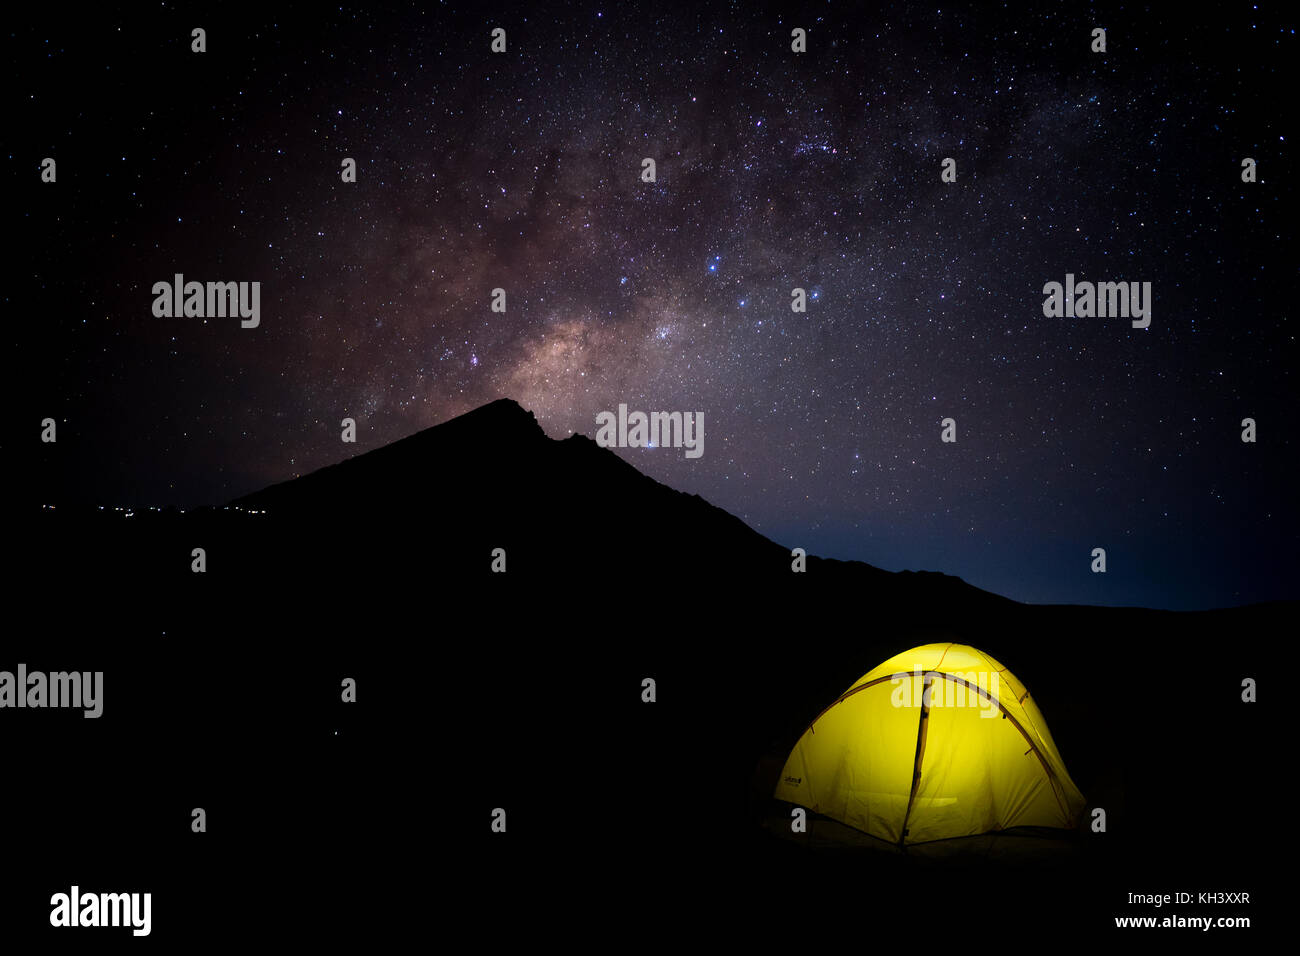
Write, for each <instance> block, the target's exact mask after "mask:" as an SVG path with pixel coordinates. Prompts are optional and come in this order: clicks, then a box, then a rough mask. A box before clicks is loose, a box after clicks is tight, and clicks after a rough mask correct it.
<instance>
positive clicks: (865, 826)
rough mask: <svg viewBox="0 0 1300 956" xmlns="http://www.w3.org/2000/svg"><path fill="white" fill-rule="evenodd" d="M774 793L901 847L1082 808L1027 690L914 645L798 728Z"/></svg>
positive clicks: (1051, 818) (1054, 821)
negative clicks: (799, 731) (800, 733)
mask: <svg viewBox="0 0 1300 956" xmlns="http://www.w3.org/2000/svg"><path fill="white" fill-rule="evenodd" d="M918 771H919V773H918ZM775 796H776V798H777V799H779V800H785V801H788V802H790V803H795V804H798V805H800V806H804V807H807V808H808V809H810V810H812V811H814V812H816V813H821V814H824V815H825V816H828V817H830V818H832V819H834V820H838V821H840V822H841V823H844V824H847V825H848V826H851V827H854V828H856V829H858V830H862V831H864V832H866V833H870V834H871V835H873V836H877V837H880V838H881V839H884V840H888V841H890V842H891V843H898V844H910V843H924V842H927V841H930V840H943V839H948V838H951V837H961V836H974V835H976V834H980V833H988V832H990V831H994V830H1005V829H1008V828H1010V827H1018V826H1042V827H1064V828H1069V827H1073V826H1074V825H1075V822H1076V821H1077V820H1078V818H1079V815H1080V813H1082V811H1083V809H1084V806H1085V805H1086V801H1085V800H1084V797H1083V794H1082V793H1080V792H1079V788H1078V787H1076V786H1075V785H1074V781H1072V780H1071V779H1070V775H1069V773H1068V772H1067V771H1066V769H1065V763H1064V761H1062V759H1061V755H1060V752H1059V751H1058V750H1057V749H1056V744H1055V742H1054V741H1053V740H1052V735H1051V734H1050V733H1049V732H1048V729H1047V722H1046V721H1045V720H1044V719H1043V715H1042V713H1041V712H1040V711H1039V709H1038V705H1037V704H1035V703H1034V701H1033V699H1032V698H1031V697H1030V696H1029V691H1028V689H1027V688H1026V687H1025V686H1024V684H1023V683H1021V682H1020V681H1019V680H1018V679H1017V678H1016V676H1015V675H1014V674H1012V673H1011V672H1010V671H1009V670H1007V669H1006V667H1005V666H1003V665H1002V664H1001V663H1000V662H998V661H997V660H995V659H994V658H993V657H992V656H990V655H988V654H985V653H984V652H983V651H980V650H977V649H976V648H974V647H970V646H968V645H965V644H926V645H923V646H921V647H914V648H912V649H911V650H909V651H904V652H903V653H901V654H898V655H896V656H894V657H891V658H890V659H889V660H887V661H885V662H884V663H883V664H881V665H880V666H879V667H877V668H875V669H874V670H871V671H869V672H868V673H866V674H864V675H863V676H862V677H861V678H860V679H859V680H857V681H855V682H854V683H853V685H852V686H851V687H850V688H849V689H848V690H846V691H845V692H844V693H843V694H841V695H840V696H839V698H837V699H836V700H835V701H834V702H833V703H832V704H831V705H830V706H829V707H827V708H826V709H825V710H824V711H822V713H821V714H819V715H818V716H817V717H816V718H815V719H814V720H813V722H812V724H810V725H809V727H808V729H807V730H805V731H804V733H803V736H802V737H800V739H799V742H798V743H797V744H795V747H794V750H793V751H791V753H790V757H789V759H788V760H787V761H786V763H785V767H784V769H783V770H782V771H781V776H780V778H779V780H778V782H777V786H776V792H775Z"/></svg>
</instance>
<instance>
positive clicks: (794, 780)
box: [785, 777, 803, 787]
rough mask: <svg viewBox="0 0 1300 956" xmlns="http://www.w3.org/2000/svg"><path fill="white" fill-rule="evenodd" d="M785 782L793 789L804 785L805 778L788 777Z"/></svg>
mask: <svg viewBox="0 0 1300 956" xmlns="http://www.w3.org/2000/svg"><path fill="white" fill-rule="evenodd" d="M785 782H786V783H788V784H789V785H790V786H792V787H797V786H799V784H801V783H803V777H786V778H785Z"/></svg>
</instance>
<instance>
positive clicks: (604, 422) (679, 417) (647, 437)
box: [596, 405, 704, 458]
mask: <svg viewBox="0 0 1300 956" xmlns="http://www.w3.org/2000/svg"><path fill="white" fill-rule="evenodd" d="M596 444H597V445H599V446H600V447H601V448H665V447H667V448H685V449H686V457H687V458H699V457H700V456H701V455H703V454H704V413H703V412H695V413H694V415H692V413H690V412H684V413H683V412H651V413H650V414H649V415H647V414H646V413H645V412H632V413H631V414H629V413H628V410H627V406H626V405H619V406H618V415H617V416H615V415H614V413H613V412H597V413H596Z"/></svg>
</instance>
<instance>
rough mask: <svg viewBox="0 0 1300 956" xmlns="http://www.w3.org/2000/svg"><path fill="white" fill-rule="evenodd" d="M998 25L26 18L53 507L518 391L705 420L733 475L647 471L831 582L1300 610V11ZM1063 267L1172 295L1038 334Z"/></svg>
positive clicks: (39, 389) (13, 96)
mask: <svg viewBox="0 0 1300 956" xmlns="http://www.w3.org/2000/svg"><path fill="white" fill-rule="evenodd" d="M982 6H983V5H980V6H976V7H957V6H953V5H949V4H946V3H930V4H911V5H902V4H889V5H883V6H881V7H880V9H876V7H877V5H875V4H869V5H859V4H817V5H807V6H802V7H800V6H794V5H792V6H788V7H784V8H782V10H780V11H777V10H775V9H771V10H765V9H764V8H762V7H760V6H758V5H754V4H749V3H736V4H706V3H700V4H681V5H679V6H676V7H674V6H672V5H669V4H660V3H654V4H637V5H634V4H626V3H619V4H613V3H610V4H604V5H601V4H596V5H577V4H574V5H564V9H563V11H562V12H556V11H553V10H551V9H548V8H547V7H546V6H545V5H541V4H526V5H521V6H520V9H518V10H515V9H512V8H510V7H494V6H493V5H491V4H484V3H476V4H468V5H465V6H464V7H463V8H461V9H460V10H457V11H453V10H451V9H449V8H448V7H446V6H442V5H432V4H431V5H428V6H427V7H421V6H416V7H406V8H403V9H400V10H398V11H396V12H391V13H375V12H370V11H369V10H368V9H367V8H366V7H365V6H353V5H349V6H343V7H339V6H336V5H322V6H321V7H320V8H319V10H313V9H311V8H308V9H307V10H298V11H296V12H282V11H275V10H273V9H272V8H271V7H270V6H269V5H261V6H259V7H257V8H254V10H253V11H252V12H237V11H234V10H233V9H231V8H227V7H225V6H213V7H209V8H204V9H202V10H201V11H195V12H191V11H188V10H187V11H182V12H177V10H176V9H175V8H174V6H173V5H172V4H161V5H159V4H155V5H153V6H152V7H145V8H142V9H141V10H140V11H139V12H135V13H132V14H129V15H126V16H124V17H121V18H118V17H115V15H113V14H109V13H96V14H89V15H83V14H81V13H78V14H76V16H75V17H74V16H71V15H69V14H68V13H67V12H66V11H64V10H62V9H59V8H56V7H53V6H51V5H46V8H45V9H44V10H36V11H34V12H32V11H28V12H26V13H24V14H22V16H24V17H27V18H28V19H26V20H23V21H15V24H16V25H12V26H11V27H10V29H9V30H8V31H7V32H8V33H9V36H10V46H11V50H10V51H9V52H10V56H9V57H8V59H9V60H10V69H11V71H12V76H11V77H10V79H9V81H8V83H7V86H6V89H7V97H8V100H9V103H10V108H9V109H8V110H7V111H6V113H7V114H8V115H7V122H6V127H7V129H8V134H9V135H7V136H6V144H5V149H4V156H5V159H6V161H7V163H8V173H9V182H10V183H11V187H10V188H11V192H10V194H9V195H10V201H9V202H7V203H6V205H7V206H9V208H8V209H7V213H8V215H9V217H10V222H11V237H13V236H17V237H21V241H20V244H19V249H18V250H17V251H16V252H15V253H13V254H12V257H11V260H10V268H9V269H7V270H6V271H7V274H8V275H9V277H10V280H11V281H10V282H9V283H8V286H9V288H8V289H7V291H6V296H5V299H6V305H7V306H8V309H7V310H6V311H7V312H8V313H9V316H10V320H11V321H10V322H9V323H7V325H8V329H7V331H8V334H9V338H10V343H11V344H10V352H11V355H16V356H17V357H18V358H17V365H18V369H17V374H18V375H20V376H22V375H30V379H29V380H30V384H29V385H25V386H23V387H22V389H21V395H20V396H19V397H18V398H17V399H16V405H15V407H17V408H20V409H21V410H22V415H21V417H20V419H19V424H18V425H16V426H15V427H14V428H11V432H12V433H13V434H12V435H11V442H12V443H13V446H14V447H18V442H17V438H16V437H15V436H16V435H22V436H27V435H28V433H29V432H30V435H31V437H32V441H33V445H32V446H22V447H25V448H27V451H25V452H24V453H23V454H24V455H27V454H30V455H32V456H42V455H47V456H48V455H49V454H50V452H49V450H48V449H47V448H45V447H44V446H41V445H39V444H36V442H35V436H36V435H37V424H36V423H38V422H39V420H40V419H42V418H44V417H46V416H52V417H55V418H56V419H57V420H58V421H59V429H60V431H59V447H58V454H59V455H60V456H61V457H60V458H59V459H58V465H57V467H56V468H54V469H53V471H48V470H47V471H46V472H43V473H42V474H43V475H44V477H43V479H42V480H43V482H44V484H43V486H42V487H40V488H38V489H37V490H36V491H35V492H34V494H35V497H36V498H38V499H39V500H40V502H41V503H44V502H46V501H51V502H69V501H88V502H95V503H106V504H136V505H148V504H153V505H164V504H179V505H182V506H189V505H197V504H217V503H222V502H225V501H228V500H229V499H231V498H233V497H235V496H237V495H240V494H244V493H247V492H250V491H253V490H256V489H257V488H260V487H262V486H264V485H266V484H269V483H272V482H275V481H280V480H284V479H286V478H289V477H292V476H293V475H296V474H303V473H306V472H309V471H311V470H313V469H315V468H318V467H321V466H323V465H327V464H330V463H332V462H335V461H338V460H340V459H342V458H344V457H349V456H351V455H353V454H356V453H358V452H362V451H366V450H368V449H372V448H377V447H379V446H381V445H384V444H386V443H388V442H391V441H394V440H396V439H398V438H401V437H404V436H406V435H408V434H411V433H412V432H414V431H417V430H419V429H421V428H425V427H428V426H430V425H434V424H437V423H438V422H441V421H444V420H446V419H447V418H449V417H452V416H454V415H457V414H460V413H462V412H465V411H468V410H470V409H472V408H474V407H477V406H479V405H481V404H483V403H486V402H488V401H491V400H493V399H496V398H500V397H510V398H514V399H515V400H517V401H518V402H519V403H520V404H521V405H523V406H524V407H525V408H527V409H529V410H531V411H533V412H534V413H535V414H536V416H537V418H538V421H539V422H540V423H541V425H542V426H543V428H545V430H546V431H547V433H548V434H550V435H552V436H554V437H563V436H565V435H568V434H569V433H570V432H581V433H584V434H587V435H591V436H593V437H594V435H595V433H596V426H595V415H596V414H597V413H598V412H600V411H604V410H613V409H617V407H618V405H619V404H620V403H625V404H627V405H628V407H629V408H630V409H640V410H645V411H651V410H679V411H700V412H703V413H704V418H705V445H704V448H705V451H704V455H703V457H701V458H699V459H695V460H689V459H686V458H685V456H684V455H683V454H682V451H681V450H680V449H670V448H658V449H645V450H640V449H620V450H619V451H618V453H619V454H620V455H622V456H624V457H625V458H627V459H628V460H629V461H631V462H632V463H633V464H635V465H636V467H637V468H639V469H640V470H642V471H643V472H645V473H647V474H649V475H651V476H652V477H654V478H656V479H658V480H660V481H663V482H665V483H666V484H669V485H671V486H672V487H674V488H678V489H681V490H684V491H688V492H692V493H697V494H700V495H702V496H703V497H705V498H706V499H708V500H709V501H711V502H712V503H714V504H716V505H718V506H719V507H721V508H724V509H726V510H727V511H730V512H732V513H733V514H736V515H738V516H739V517H741V518H742V519H743V520H745V521H746V522H747V523H749V524H750V525H751V526H752V527H754V528H755V529H757V530H758V531H760V532H762V533H763V534H765V535H767V536H768V537H771V538H773V539H774V540H776V541H778V542H780V543H782V544H784V545H786V546H789V547H794V546H802V547H804V548H806V549H807V550H808V551H809V552H810V553H813V554H821V555H824V556H830V557H839V558H854V559H860V560H864V561H868V562H870V563H872V564H874V565H877V566H879V567H883V568H887V569H889V570H901V569H905V568H911V569H928V570H936V571H944V572H947V573H950V574H956V575H960V576H961V577H963V578H965V579H966V580H968V581H970V582H971V583H973V584H976V585H978V586H980V587H984V588H987V589H990V590H993V591H996V592H999V593H1002V594H1005V595H1007V596H1009V597H1013V598H1016V599H1018V600H1025V601H1033V602H1049V601H1050V602H1078V603H1096V604H1136V605H1146V606H1152V607H1166V608H1188V609H1191V608H1204V607H1218V606H1230V605H1237V604H1242V603H1248V602H1253V601H1260V600H1270V599H1279V598H1295V597H1297V593H1296V585H1295V581H1296V575H1297V572H1298V571H1300V563H1298V561H1297V558H1296V553H1297V539H1298V535H1297V530H1298V529H1300V514H1298V509H1297V506H1296V502H1295V493H1294V479H1295V469H1294V465H1295V461H1296V452H1295V442H1296V436H1295V421H1296V417H1295V412H1296V403H1295V398H1296V391H1295V380H1294V374H1293V370H1294V368H1295V366H1296V362H1295V359H1296V350H1295V330H1294V324H1293V322H1294V317H1293V316H1292V315H1291V314H1290V312H1291V309H1292V308H1293V304H1294V301H1295V296H1294V292H1293V289H1294V283H1295V281H1296V279H1297V271H1296V266H1295V259H1294V253H1295V250H1296V244H1295V241H1294V239H1295V236H1294V230H1293V228H1292V222H1293V220H1292V219H1291V218H1290V212H1291V210H1292V209H1293V207H1294V203H1293V192H1294V188H1295V187H1294V185H1293V183H1294V171H1293V169H1292V157H1293V144H1292V141H1291V140H1292V134H1293V133H1294V130H1293V129H1291V128H1290V127H1291V125H1292V116H1293V114H1294V109H1293V108H1292V106H1291V104H1290V102H1289V101H1290V99H1291V98H1292V97H1293V96H1294V91H1295V89H1296V84H1295V70H1294V65H1293V64H1294V62H1295V61H1296V59H1297V54H1298V53H1300V50H1298V48H1297V43H1296V35H1295V26H1296V24H1295V19H1296V17H1295V14H1294V8H1293V7H1292V8H1290V9H1289V10H1288V9H1286V8H1274V9H1272V10H1271V11H1270V10H1269V9H1260V10H1256V9H1255V8H1254V6H1252V5H1251V4H1217V5H1215V6H1214V7H1213V11H1214V14H1215V15H1214V17H1213V18H1211V17H1210V16H1209V15H1197V16H1192V15H1191V14H1187V13H1181V12H1178V8H1176V7H1175V8H1173V9H1172V10H1171V12H1170V13H1169V14H1166V15H1152V14H1147V13H1143V12H1142V9H1141V8H1136V7H1131V6H1124V5H1074V4H1056V3H1051V4H1041V5H1039V6H1040V8H1041V9H1040V10H1038V11H1037V12H1028V11H1026V10H1025V9H1024V8H1021V7H994V6H992V5H990V6H989V8H988V9H982V8H981V7H982ZM1262 6H1263V5H1261V7H1262ZM859 7H869V8H871V9H867V10H857V12H854V11H855V8H859ZM194 27H203V28H204V29H206V31H207V47H208V49H207V52H206V53H202V54H196V53H192V52H191V50H190V43H191V38H190V31H191V29H192V28H194ZM495 27H502V28H504V29H505V30H506V31H507V52H506V53H504V54H499V55H498V54H493V53H492V52H491V51H490V48H489V47H490V42H491V38H490V32H491V30H492V29H493V28H495ZM795 27H802V28H805V29H806V30H807V31H808V33H807V40H808V52H807V53H804V54H796V53H793V52H791V48H790V47H791V30H792V29H793V28H795ZM1094 27H1103V28H1105V29H1106V30H1107V52H1106V53H1104V54H1099V53H1093V52H1091V51H1090V45H1091V42H1092V40H1091V31H1092V29H1093V28H1094ZM46 156H50V157H54V158H55V159H56V161H57V163H58V166H57V175H58V180H57V182H56V183H54V184H47V183H42V182H41V181H40V163H41V160H42V159H43V158H44V157H46ZM344 157H352V158H354V159H355V160H356V162H357V182H356V183H355V184H349V183H344V182H342V181H341V177H340V170H341V165H340V164H341V163H342V160H343V159H344ZM645 157H650V158H653V159H655V161H656V164H657V182H655V183H653V184H651V183H644V182H642V181H641V160H642V159H643V158H645ZM945 157H952V158H954V159H955V160H956V162H957V181H956V182H955V183H944V182H941V180H940V171H941V170H940V164H941V162H942V160H943V159H944V158H945ZM1245 157H1251V158H1254V159H1255V160H1256V161H1257V162H1258V180H1259V181H1258V182H1256V183H1243V182H1242V180H1241V160H1242V159H1243V158H1245ZM1288 253H1289V255H1288ZM175 273H183V274H184V275H185V276H186V279H187V280H191V279H192V280H198V281H260V282H261V283H262V286H261V325H260V326H259V327H258V328H257V329H242V328H240V325H239V321H238V319H206V320H204V319H199V318H156V317H155V316H154V315H153V314H152V311H151V307H152V303H153V295H152V293H151V287H152V285H153V284H154V283H155V282H158V281H170V280H171V278H172V276H173V275H174V274H175ZM1067 273H1073V274H1074V276H1075V277H1076V279H1077V280H1079V281H1084V280H1088V281H1094V282H1096V281H1126V282H1130V281H1136V282H1151V283H1152V286H1153V306H1152V313H1151V318H1152V321H1151V325H1150V328H1148V329H1134V328H1132V327H1131V325H1130V322H1129V321H1128V320H1127V319H1124V318H1118V317H1116V318H1104V319H1103V318H1046V317H1044V315H1043V299H1044V295H1043V291H1042V290H1043V286H1044V284H1045V283H1047V282H1051V281H1055V282H1064V280H1065V276H1066V274H1067ZM496 287H501V288H504V289H505V290H506V293H507V312H506V313H505V314H504V315H502V314H495V313H493V312H491V311H490V308H489V305H490V293H491V290H492V289H493V288H496ZM795 287H802V288H804V289H806V290H807V292H808V294H809V297H810V298H809V303H808V310H807V312H806V313H805V314H797V313H794V312H792V310H791V308H790V301H791V289H793V288H795ZM17 316H24V317H25V318H24V319H23V320H22V321H17V320H16V317H17ZM349 416H350V417H353V418H355V419H356V420H357V422H358V441H357V444H356V445H344V444H342V443H341V442H340V440H339V434H340V421H341V419H343V418H344V417H349ZM949 416H951V417H952V418H954V419H955V420H956V422H957V430H958V431H957V437H958V440H957V442H956V443H955V444H944V443H941V442H940V420H941V419H943V418H945V417H949ZM1245 417H1253V418H1255V419H1256V420H1257V422H1258V434H1259V439H1258V442H1257V443H1255V444H1245V443H1243V442H1242V441H1241V437H1240V436H1241V420H1242V419H1243V418H1245ZM22 440H23V441H24V442H26V441H27V440H28V439H27V438H26V437H24V438H23V439H22ZM448 467H454V464H452V463H449V464H448ZM611 521H618V522H620V524H621V525H622V526H625V527H630V528H632V529H633V530H632V531H631V532H629V533H633V534H644V535H653V534H654V533H655V529H654V528H653V527H644V528H639V529H638V528H637V522H636V516H635V515H623V516H611ZM1094 547H1104V548H1105V549H1106V550H1107V560H1108V573H1107V574H1105V575H1097V574H1092V573H1091V572H1090V570H1089V565H1090V562H1091V556H1090V553H1091V551H1092V549H1093V548H1094ZM869 611H870V609H869V608H864V614H869Z"/></svg>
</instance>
